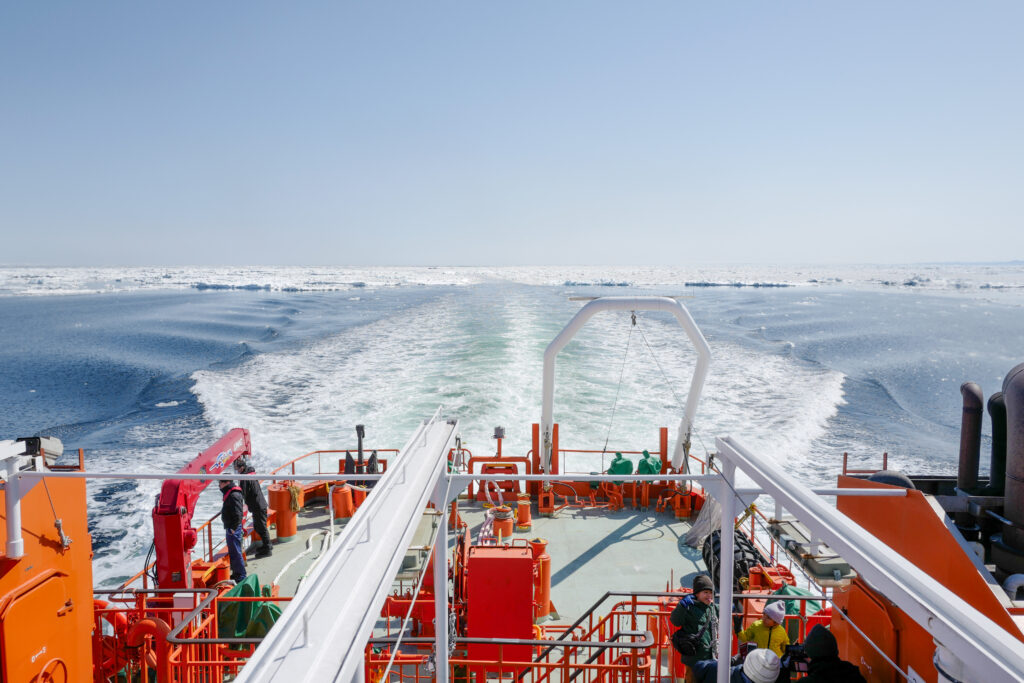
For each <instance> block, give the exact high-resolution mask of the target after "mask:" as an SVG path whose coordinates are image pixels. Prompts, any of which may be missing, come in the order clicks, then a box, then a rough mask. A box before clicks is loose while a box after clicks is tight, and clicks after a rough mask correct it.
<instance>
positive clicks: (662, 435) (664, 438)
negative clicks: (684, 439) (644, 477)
mask: <svg viewBox="0 0 1024 683" xmlns="http://www.w3.org/2000/svg"><path fill="white" fill-rule="evenodd" d="M658 448H659V449H660V450H661V473H662V474H664V473H665V472H668V465H669V460H668V427H661V428H660V429H659V430H658Z"/></svg>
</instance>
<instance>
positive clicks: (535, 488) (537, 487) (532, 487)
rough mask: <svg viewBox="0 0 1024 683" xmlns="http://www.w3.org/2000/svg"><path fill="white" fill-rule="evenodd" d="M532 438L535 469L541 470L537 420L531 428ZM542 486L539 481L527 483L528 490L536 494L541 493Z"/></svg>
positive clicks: (535, 470)
mask: <svg viewBox="0 0 1024 683" xmlns="http://www.w3.org/2000/svg"><path fill="white" fill-rule="evenodd" d="M531 439H532V440H533V452H532V453H533V471H534V472H540V425H539V424H537V423H536V422H534V423H533V427H532V429H531ZM542 488H543V486H542V485H541V482H539V481H531V482H529V483H528V484H527V490H528V491H529V492H530V493H531V494H533V495H535V496H536V495H537V494H538V493H540V491H541V489H542Z"/></svg>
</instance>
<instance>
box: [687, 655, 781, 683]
mask: <svg viewBox="0 0 1024 683" xmlns="http://www.w3.org/2000/svg"><path fill="white" fill-rule="evenodd" d="M693 668H694V674H695V678H696V680H697V681H699V683H715V681H716V680H717V679H718V663H717V662H714V661H703V662H695V663H694V667H693ZM780 671H782V663H781V662H780V661H779V658H778V657H777V656H776V655H775V653H774V652H772V651H771V650H761V649H757V650H752V651H751V652H750V654H749V655H747V658H746V659H745V660H744V661H743V663H742V664H739V665H737V666H734V667H732V668H731V669H729V683H775V682H776V681H777V680H779V672H780ZM784 680H785V679H784Z"/></svg>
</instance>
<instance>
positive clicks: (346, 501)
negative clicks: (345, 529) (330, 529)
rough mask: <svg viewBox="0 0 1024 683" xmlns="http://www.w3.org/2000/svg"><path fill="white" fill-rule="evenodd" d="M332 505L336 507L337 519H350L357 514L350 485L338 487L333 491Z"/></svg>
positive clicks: (335, 515) (335, 516) (335, 514)
mask: <svg viewBox="0 0 1024 683" xmlns="http://www.w3.org/2000/svg"><path fill="white" fill-rule="evenodd" d="M331 505H332V506H333V507H334V518H335V519H349V518H350V517H352V515H354V514H355V512H356V506H355V504H354V503H353V502H352V487H351V486H349V485H348V484H345V485H343V486H336V487H334V490H332V491H331Z"/></svg>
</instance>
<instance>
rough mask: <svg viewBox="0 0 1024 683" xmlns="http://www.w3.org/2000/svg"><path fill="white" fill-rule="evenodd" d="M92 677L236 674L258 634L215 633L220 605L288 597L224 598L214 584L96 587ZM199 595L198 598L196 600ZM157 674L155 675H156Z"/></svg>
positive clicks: (163, 679) (186, 678) (165, 682)
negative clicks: (126, 588)
mask: <svg viewBox="0 0 1024 683" xmlns="http://www.w3.org/2000/svg"><path fill="white" fill-rule="evenodd" d="M98 594H100V595H102V597H103V598H104V600H102V601H97V603H96V606H95V627H96V632H97V634H99V635H100V637H99V638H94V639H93V659H94V661H95V662H97V663H98V665H99V670H97V672H96V676H95V677H94V679H95V680H97V681H99V680H106V679H107V678H114V677H115V676H116V677H117V680H121V681H124V682H125V683H135V682H136V681H140V682H142V681H152V680H156V681H157V683H170V682H175V683H190V682H192V681H195V682H198V681H204V682H209V681H220V680H223V679H224V677H225V676H227V675H236V674H237V673H238V671H239V670H240V669H241V668H242V667H243V666H244V665H245V662H246V661H247V660H248V658H249V657H250V656H251V655H252V653H253V651H254V650H255V647H256V646H257V645H258V644H259V643H260V642H261V641H262V638H219V637H218V622H217V615H218V612H219V608H220V607H221V606H223V605H225V604H229V603H232V602H287V601H289V600H291V598H290V597H225V596H224V595H222V594H220V593H219V592H218V590H216V589H212V588H199V589H192V590H183V589H166V590H161V589H150V590H146V591H142V590H136V591H99V593H98ZM200 598H201V599H200ZM154 677H155V678H154Z"/></svg>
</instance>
